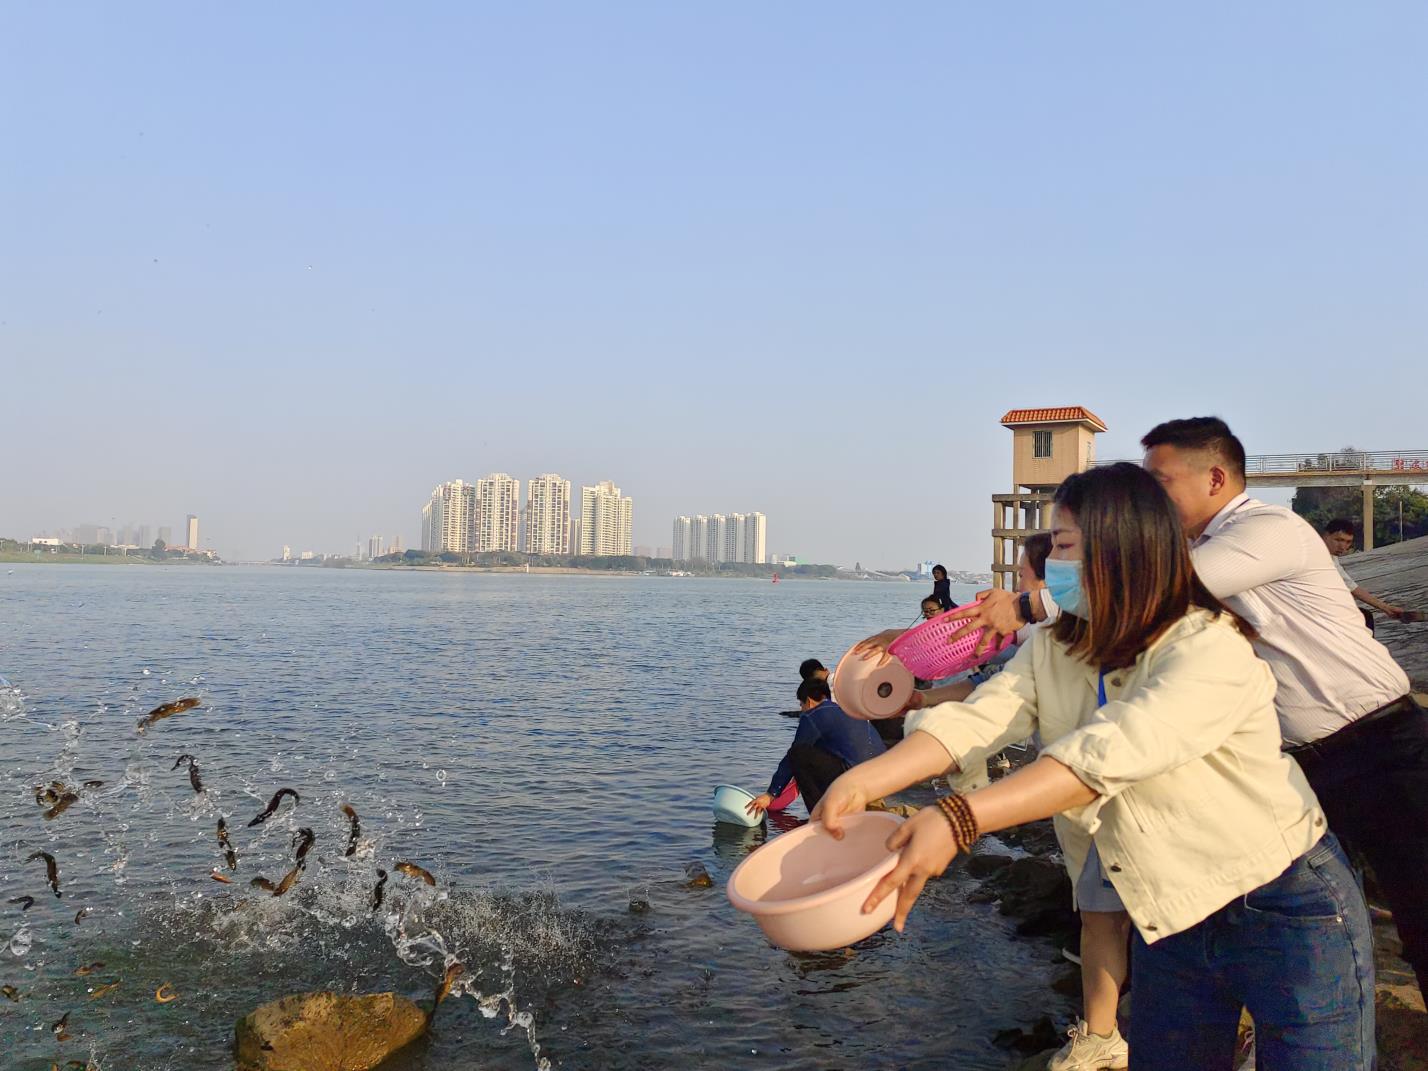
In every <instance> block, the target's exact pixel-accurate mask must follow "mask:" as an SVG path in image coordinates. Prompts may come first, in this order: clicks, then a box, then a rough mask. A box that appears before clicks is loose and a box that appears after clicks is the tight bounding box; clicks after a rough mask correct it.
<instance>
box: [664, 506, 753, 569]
mask: <svg viewBox="0 0 1428 1071" xmlns="http://www.w3.org/2000/svg"><path fill="white" fill-rule="evenodd" d="M672 550H673V555H674V560H675V561H677V562H688V561H706V562H710V563H716V562H748V563H751V564H757V565H762V564H764V563H765V562H767V561H768V519H767V518H766V517H765V516H764V515H763V514H762V513H731V514H727V515H726V514H723V513H715V514H711V515H709V516H705V515H704V514H702V513H701V514H699V515H698V516H696V517H676V518H675V519H674V546H673V548H672Z"/></svg>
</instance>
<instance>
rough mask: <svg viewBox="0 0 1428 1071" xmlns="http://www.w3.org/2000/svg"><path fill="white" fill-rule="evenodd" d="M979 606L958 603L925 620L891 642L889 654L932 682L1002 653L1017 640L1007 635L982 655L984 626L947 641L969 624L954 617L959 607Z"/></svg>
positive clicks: (970, 603)
mask: <svg viewBox="0 0 1428 1071" xmlns="http://www.w3.org/2000/svg"><path fill="white" fill-rule="evenodd" d="M975 605H976V603H974V602H969V603H965V604H964V605H962V606H954V607H953V608H952V609H950V610H948V611H947V612H946V613H942V614H938V615H937V616H936V617H934V618H933V619H932V620H931V621H924V622H923V623H922V624H920V625H918V626H917V627H916V628H910V629H908V630H907V631H906V632H904V633H903V634H902V635H901V636H899V637H898V638H897V639H895V640H893V641H892V643H890V644H889V645H888V654H890V655H892V656H893V657H895V658H897V659H898V660H899V661H900V662H901V663H902V664H903V665H904V666H906V667H907V668H908V669H910V670H912V672H913V673H915V674H917V676H919V677H922V678H924V679H925V680H930V681H934V680H937V679H938V678H939V677H950V676H952V675H953V674H954V673H962V672H965V671H966V670H969V669H972V668H974V667H976V666H979V665H981V664H982V663H983V662H985V661H987V660H988V659H989V658H992V657H994V656H995V655H998V654H1001V652H1003V651H1005V650H1006V649H1007V648H1008V647H1010V646H1011V645H1012V644H1013V643H1014V642H1015V640H1014V638H1013V637H1011V636H1003V637H1002V639H1001V640H1000V641H999V642H998V643H994V644H992V646H991V647H990V648H989V649H988V650H987V651H986V652H984V653H983V654H981V655H978V654H977V645H978V644H979V643H981V642H982V630H981V629H976V630H975V631H973V632H969V633H968V634H967V635H965V636H963V637H962V638H961V639H960V640H958V641H957V642H956V643H948V642H947V637H948V636H950V635H952V633H954V632H956V631H957V630H958V629H959V628H961V627H962V626H963V625H965V624H966V623H967V622H966V621H962V620H954V619H953V617H952V615H953V614H955V613H956V612H957V611H958V610H965V609H967V607H969V606H975Z"/></svg>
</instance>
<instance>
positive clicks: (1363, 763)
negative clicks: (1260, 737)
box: [1291, 696, 1428, 996]
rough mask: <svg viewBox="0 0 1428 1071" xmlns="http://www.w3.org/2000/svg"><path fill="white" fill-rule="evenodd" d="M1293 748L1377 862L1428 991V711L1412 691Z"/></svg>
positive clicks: (1336, 818)
mask: <svg viewBox="0 0 1428 1071" xmlns="http://www.w3.org/2000/svg"><path fill="white" fill-rule="evenodd" d="M1368 717H1373V716H1372V715H1369V716H1368ZM1291 753H1292V754H1293V755H1294V757H1295V758H1296V759H1297V760H1298V761H1299V765H1300V766H1301V767H1303V769H1304V774H1305V776H1306V777H1308V778H1309V784H1310V785H1312V786H1313V788H1314V793H1315V795H1317V796H1318V797H1319V802H1320V804H1322V805H1323V808H1324V813H1325V814H1326V815H1327V816H1328V818H1329V828H1330V829H1332V830H1333V831H1334V832H1335V833H1337V834H1338V836H1339V839H1340V840H1341V841H1343V842H1344V844H1345V845H1347V846H1348V847H1349V848H1350V849H1352V850H1353V851H1357V852H1358V853H1360V854H1361V855H1362V856H1363V857H1364V859H1365V860H1367V861H1368V864H1369V866H1370V867H1372V868H1373V873H1374V877H1375V878H1377V879H1378V884H1379V887H1380V888H1381V889H1382V890H1383V895H1384V897H1385V899H1387V900H1388V906H1389V909H1390V910H1391V911H1392V912H1393V921H1394V923H1395V924H1396V925H1397V927H1398V936H1399V939H1400V940H1401V941H1402V942H1403V958H1404V959H1406V960H1407V961H1408V963H1409V965H1410V966H1411V967H1412V968H1413V971H1414V973H1415V974H1417V975H1418V988H1419V989H1420V990H1422V992H1423V993H1424V995H1425V996H1428V712H1425V711H1424V710H1423V709H1422V708H1421V707H1419V706H1418V704H1417V703H1415V702H1414V701H1413V700H1412V698H1410V697H1407V696H1405V697H1404V698H1403V699H1400V700H1399V701H1398V702H1397V703H1396V704H1393V706H1392V708H1391V709H1390V710H1389V711H1388V712H1387V713H1384V714H1382V715H1380V716H1378V717H1376V718H1373V720H1372V721H1369V720H1366V719H1365V720H1362V721H1360V722H1356V723H1354V724H1353V725H1349V726H1347V727H1345V728H1343V729H1340V730H1339V731H1338V732H1336V733H1333V734H1332V735H1330V736H1328V737H1325V738H1324V739H1323V740H1320V741H1317V742H1315V743H1313V744H1309V745H1306V746H1304V747H1300V748H1294V749H1292V752H1291Z"/></svg>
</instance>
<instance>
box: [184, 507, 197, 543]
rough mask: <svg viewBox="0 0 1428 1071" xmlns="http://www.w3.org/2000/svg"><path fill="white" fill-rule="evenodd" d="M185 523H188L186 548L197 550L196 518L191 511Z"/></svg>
mask: <svg viewBox="0 0 1428 1071" xmlns="http://www.w3.org/2000/svg"><path fill="white" fill-rule="evenodd" d="M186 523H187V524H188V549H189V550H197V549H198V518H197V517H195V516H194V515H193V514H192V513H190V514H189V515H188V520H187V521H186Z"/></svg>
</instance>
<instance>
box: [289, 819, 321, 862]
mask: <svg viewBox="0 0 1428 1071" xmlns="http://www.w3.org/2000/svg"><path fill="white" fill-rule="evenodd" d="M316 839H317V834H316V833H314V832H313V831H312V830H310V829H308V828H307V827H305V826H304V827H303V828H302V829H299V830H298V831H297V835H296V836H295V837H293V847H294V848H296V849H297V862H299V863H301V862H302V861H303V859H304V858H306V857H307V853H308V851H309V850H311V848H312V842H313V841H315V840H316Z"/></svg>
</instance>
